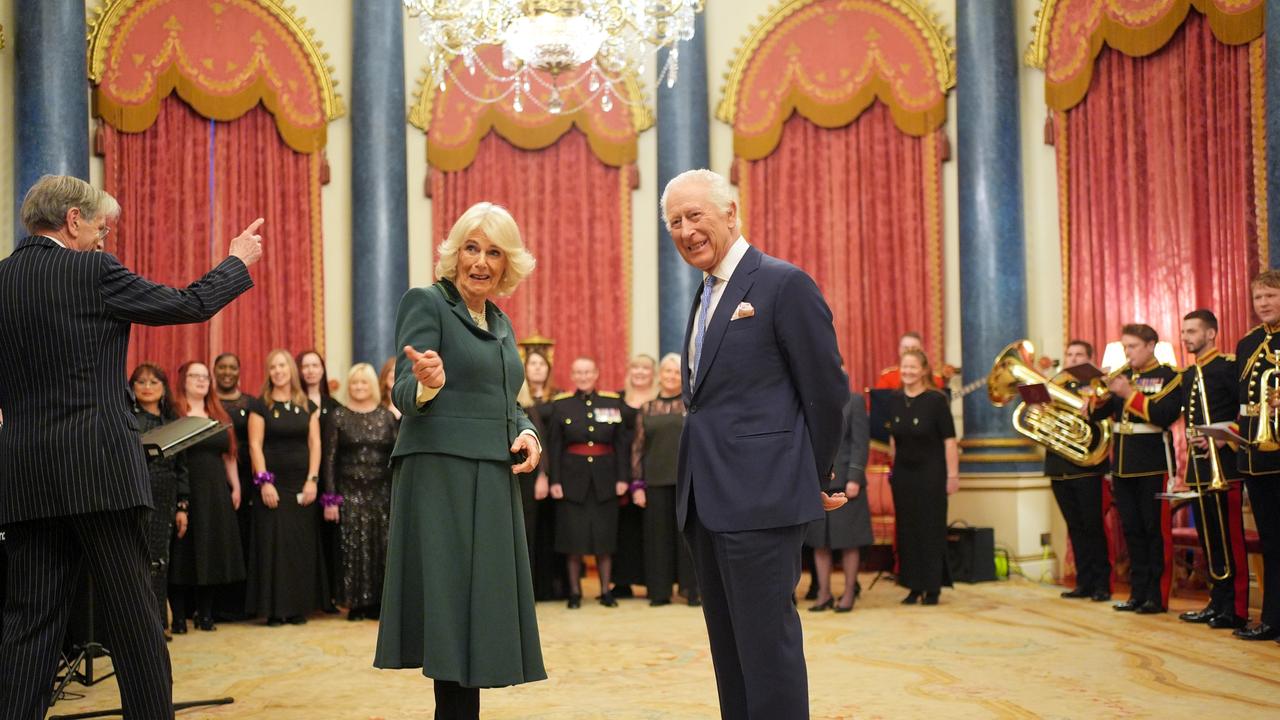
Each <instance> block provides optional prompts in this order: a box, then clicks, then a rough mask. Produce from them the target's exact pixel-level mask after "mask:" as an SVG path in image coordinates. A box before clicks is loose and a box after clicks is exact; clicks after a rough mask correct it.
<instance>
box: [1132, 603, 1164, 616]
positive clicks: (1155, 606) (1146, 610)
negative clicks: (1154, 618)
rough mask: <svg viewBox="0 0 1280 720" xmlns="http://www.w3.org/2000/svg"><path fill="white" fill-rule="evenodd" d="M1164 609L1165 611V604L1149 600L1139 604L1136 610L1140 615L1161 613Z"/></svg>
mask: <svg viewBox="0 0 1280 720" xmlns="http://www.w3.org/2000/svg"><path fill="white" fill-rule="evenodd" d="M1164 611H1165V609H1164V605H1161V604H1160V603H1158V602H1156V601H1155V600H1148V601H1146V602H1144V603H1142V604H1141V605H1139V606H1138V609H1137V610H1136V611H1135V612H1137V613H1138V614H1139V615H1159V614H1160V613H1162V612H1164Z"/></svg>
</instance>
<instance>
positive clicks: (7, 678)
mask: <svg viewBox="0 0 1280 720" xmlns="http://www.w3.org/2000/svg"><path fill="white" fill-rule="evenodd" d="M119 212H120V206H119V205H118V204H117V203H116V201H115V199H114V198H112V197H111V196H110V195H108V194H107V193H105V192H102V191H101V190H98V189H96V188H94V187H92V186H91V185H89V184H88V183H86V182H84V181H82V180H79V179H76V178H72V177H64V176H53V175H46V176H45V177H43V178H41V179H40V180H39V181H38V182H36V184H35V185H33V186H32V187H31V189H30V190H29V191H28V192H27V196H26V198H25V199H24V200H23V203H22V221H23V224H24V225H26V227H27V230H28V231H29V232H30V233H31V236H30V237H27V238H25V239H23V240H22V241H21V242H19V243H18V245H17V247H16V248H15V249H14V251H13V254H12V255H11V256H10V257H8V258H6V259H4V260H0V408H4V425H2V426H0V528H3V529H4V531H5V536H6V539H5V550H6V552H7V554H8V588H7V598H6V604H5V607H4V622H3V627H4V628H5V631H4V635H3V638H0V718H3V719H4V720H35V719H38V718H43V717H44V714H45V711H46V709H47V706H48V703H49V694H50V689H51V687H52V681H53V677H54V673H55V672H56V669H57V658H58V651H59V649H60V647H61V645H62V640H63V636H64V634H65V632H66V625H67V619H68V614H69V613H70V610H71V600H72V597H73V596H74V595H75V592H74V590H75V587H74V586H75V582H76V578H77V577H78V574H79V571H80V568H81V565H82V564H83V563H85V562H88V565H89V571H90V573H91V575H92V576H93V578H94V580H95V586H96V588H97V598H98V599H99V601H100V602H101V603H102V606H103V608H104V610H105V613H104V615H105V617H106V621H107V622H106V625H107V627H106V636H107V640H108V643H109V645H108V646H109V647H110V648H111V650H112V665H113V666H114V668H115V670H116V676H117V678H118V680H119V684H120V696H121V701H122V704H123V709H124V714H125V717H127V718H131V719H132V718H139V719H141V718H148V719H150V718H172V717H173V701H172V675H171V671H170V665H169V653H168V650H166V648H165V644H164V636H163V634H162V630H161V620H160V618H159V616H158V615H157V612H156V606H155V600H154V598H153V596H152V594H151V581H150V576H149V572H148V556H147V538H146V532H145V529H144V527H145V522H146V514H147V513H148V512H149V511H150V506H151V504H152V500H151V486H150V482H149V480H148V478H147V465H146V460H145V458H144V456H143V451H142V444H141V442H140V441H139V436H138V425H137V422H136V421H135V420H134V418H133V414H132V413H131V412H130V411H129V406H130V399H129V391H128V388H127V386H126V384H125V379H126V373H125V361H126V354H127V351H128V347H129V330H130V327H131V324H132V323H143V324H147V325H170V324H179V323H193V322H203V321H206V320H208V319H209V318H211V317H213V316H214V315H215V314H216V313H217V312H218V311H219V310H220V309H222V308H223V306H225V305H226V304H227V303H229V302H231V301H232V300H233V299H235V298H236V296H238V295H240V294H241V293H243V292H244V291H246V290H248V289H249V288H251V287H253V281H252V280H251V279H250V277H249V266H250V265H252V264H253V263H255V262H257V260H258V258H259V257H261V255H262V244H261V238H260V237H259V236H258V235H256V234H254V233H255V232H256V231H257V230H258V228H259V226H261V224H262V220H261V219H258V220H256V221H254V223H253V224H252V225H250V226H249V228H248V229H246V230H245V231H244V232H243V233H242V234H241V235H240V236H238V237H236V238H235V239H234V240H232V241H231V246H230V256H229V257H228V258H227V259H226V260H224V261H223V262H222V263H221V264H219V265H218V266H217V267H215V268H214V269H213V270H211V271H210V272H209V273H208V274H206V275H205V276H204V277H203V278H201V279H200V280H199V281H197V282H196V283H195V284H193V285H191V286H189V287H187V288H186V289H185V290H177V289H173V288H169V287H165V286H163V285H157V284H155V283H153V282H150V281H149V280H146V279H144V278H141V277H139V276H137V275H135V274H133V273H132V272H130V271H129V270H127V269H125V268H124V266H122V265H121V264H120V263H119V261H117V260H116V259H115V257H114V256H112V255H109V254H107V253H104V252H89V251H91V250H101V249H102V241H103V239H104V238H105V237H106V235H107V233H108V231H109V228H108V226H107V223H108V221H109V220H111V219H112V218H114V217H115V216H117V215H118V214H119ZM176 240H177V241H185V239H176Z"/></svg>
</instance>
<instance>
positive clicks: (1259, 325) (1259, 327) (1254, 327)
mask: <svg viewBox="0 0 1280 720" xmlns="http://www.w3.org/2000/svg"><path fill="white" fill-rule="evenodd" d="M1265 326H1266V323H1258V324H1257V325H1254V326H1253V327H1251V328H1249V332H1247V333H1245V335H1252V334H1253V331H1254V330H1261V329H1263V328H1264V327H1265Z"/></svg>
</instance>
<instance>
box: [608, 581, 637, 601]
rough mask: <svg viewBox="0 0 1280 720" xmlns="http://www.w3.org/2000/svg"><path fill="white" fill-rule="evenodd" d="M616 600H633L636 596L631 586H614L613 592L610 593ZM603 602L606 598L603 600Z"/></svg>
mask: <svg viewBox="0 0 1280 720" xmlns="http://www.w3.org/2000/svg"><path fill="white" fill-rule="evenodd" d="M609 594H610V595H612V596H613V597H615V598H633V597H635V596H636V594H635V593H634V592H632V590H631V586H630V585H614V586H613V590H612V591H610V592H609ZM601 599H602V600H603V599H604V598H601Z"/></svg>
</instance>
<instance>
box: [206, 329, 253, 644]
mask: <svg viewBox="0 0 1280 720" xmlns="http://www.w3.org/2000/svg"><path fill="white" fill-rule="evenodd" d="M213 391H214V393H215V394H216V395H217V396H218V402H220V403H222V408H223V409H224V410H226V411H227V415H228V416H230V418H231V427H232V429H233V430H235V437H236V469H237V471H238V472H239V474H240V507H238V508H236V522H237V524H238V525H239V526H240V549H241V552H242V553H243V556H244V565H245V568H246V569H247V568H248V567H249V551H250V549H252V547H253V503H252V502H250V500H249V499H250V498H251V497H252V496H253V463H252V462H250V460H249V410H250V408H251V407H252V405H253V403H254V398H253V396H251V395H246V394H245V393H244V392H242V391H241V390H240V357H239V356H237V355H236V354H235V353H230V352H224V353H221V354H219V355H218V356H217V357H216V358H214V359H213ZM214 611H215V614H216V615H217V616H219V617H221V618H222V619H231V620H243V619H245V612H244V582H243V581H241V582H238V583H232V584H230V585H227V586H226V587H225V588H223V591H222V592H220V593H218V597H217V598H216V599H215V600H214Z"/></svg>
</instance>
